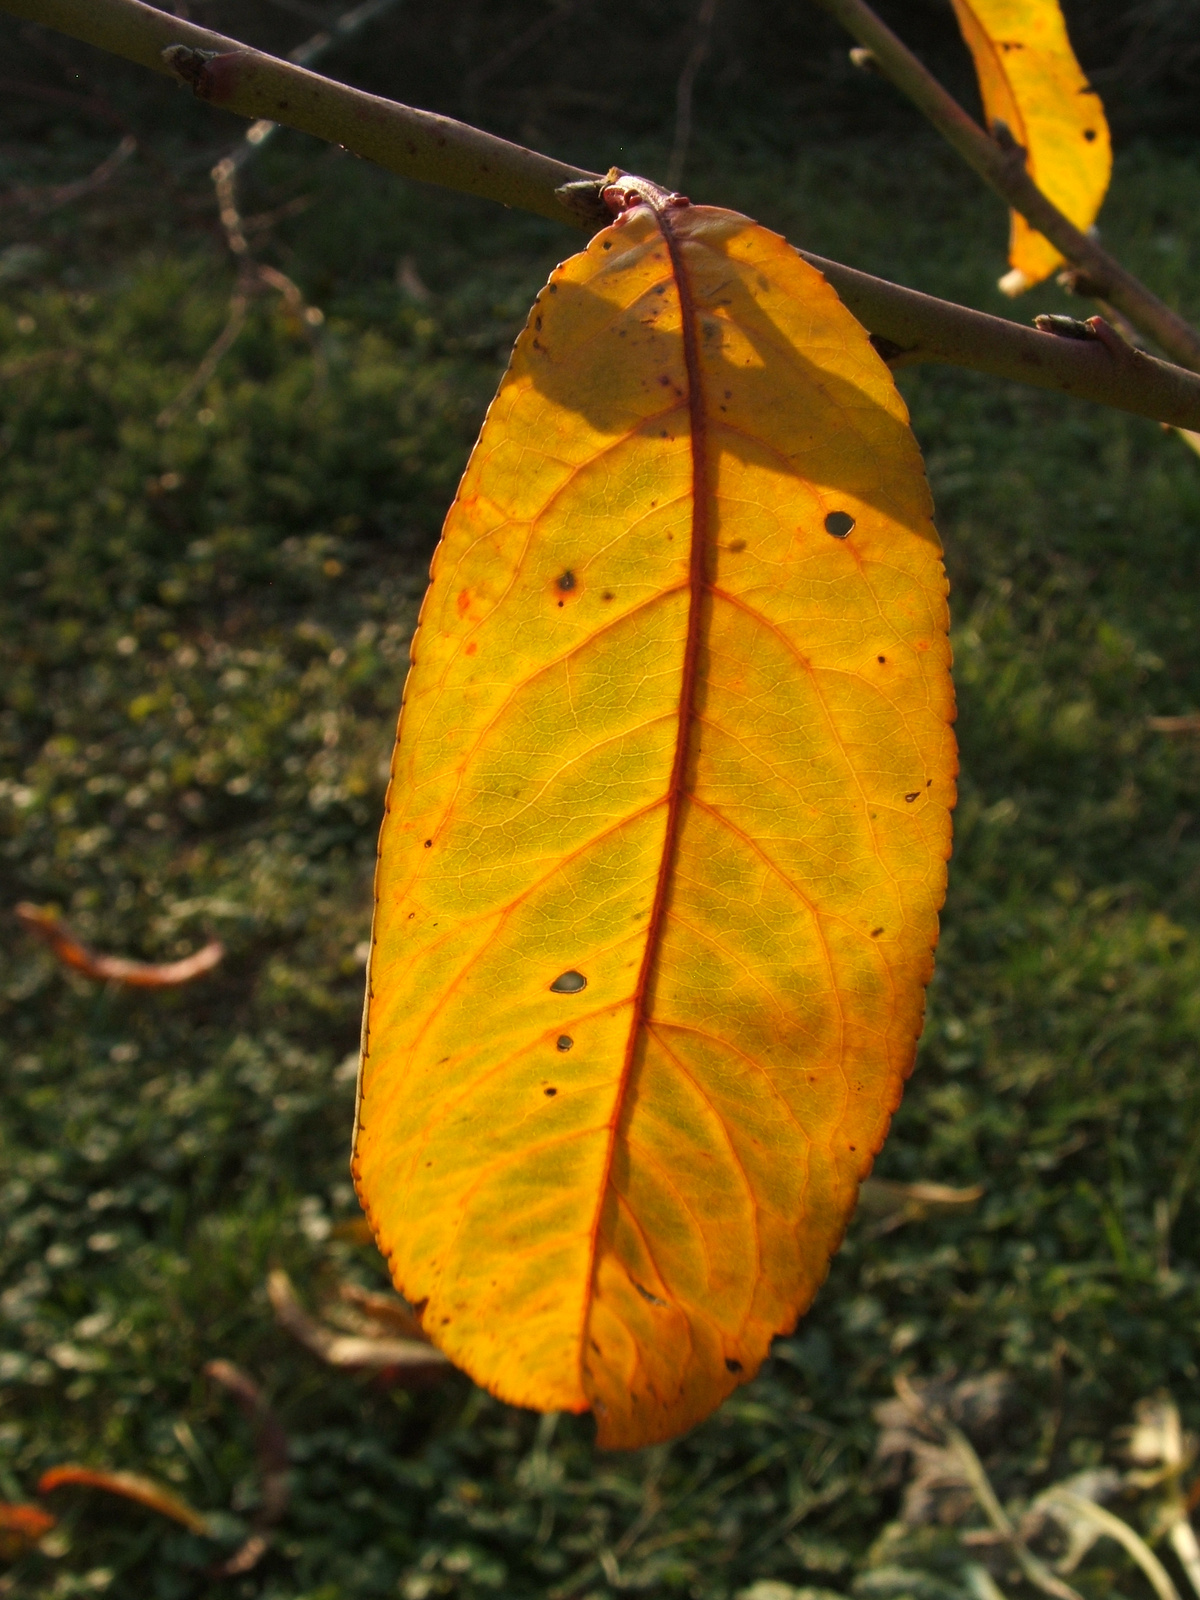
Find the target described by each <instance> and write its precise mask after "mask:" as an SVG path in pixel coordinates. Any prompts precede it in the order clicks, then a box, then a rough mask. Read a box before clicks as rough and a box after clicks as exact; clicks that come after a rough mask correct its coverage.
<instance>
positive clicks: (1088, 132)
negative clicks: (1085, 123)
mask: <svg viewBox="0 0 1200 1600" xmlns="http://www.w3.org/2000/svg"><path fill="white" fill-rule="evenodd" d="M1083 137H1084V138H1085V139H1086V140H1087V142H1088V143H1089V144H1091V142H1092V140H1093V139H1094V138H1095V137H1096V130H1095V128H1085V129H1084V130H1083Z"/></svg>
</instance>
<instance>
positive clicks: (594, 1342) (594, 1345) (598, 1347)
mask: <svg viewBox="0 0 1200 1600" xmlns="http://www.w3.org/2000/svg"><path fill="white" fill-rule="evenodd" d="M604 248H605V249H606V250H607V249H608V246H607V245H605V247H604ZM588 1342H589V1343H590V1344H591V1347H592V1349H593V1350H594V1351H595V1352H596V1354H597V1355H599V1354H600V1346H599V1345H598V1344H597V1343H596V1341H595V1339H591V1340H589V1341H588Z"/></svg>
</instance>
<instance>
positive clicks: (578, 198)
mask: <svg viewBox="0 0 1200 1600" xmlns="http://www.w3.org/2000/svg"><path fill="white" fill-rule="evenodd" d="M622 176H623V174H622V172H621V170H620V168H619V167H611V168H610V169H609V170H608V172H606V173H605V174H604V176H603V177H602V178H579V179H576V180H575V181H574V182H572V183H563V184H560V185H559V186H558V188H557V189H555V191H554V198H555V199H556V200H557V201H558V203H559V205H560V206H563V207H564V208H565V209H566V210H567V211H569V212H570V213H571V215H572V216H573V217H578V218H579V220H580V221H581V222H584V223H586V224H587V225H588V226H589V227H594V228H603V227H604V226H606V224H607V223H609V222H610V221H611V220H612V218H611V217H610V215H609V211H608V207H607V206H606V205H605V204H604V201H603V200H602V199H601V195H602V193H603V191H604V190H605V189H606V188H607V187H608V185H609V184H610V183H614V182H615V181H616V180H617V179H618V178H619V177H622Z"/></svg>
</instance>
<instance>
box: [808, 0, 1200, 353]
mask: <svg viewBox="0 0 1200 1600" xmlns="http://www.w3.org/2000/svg"><path fill="white" fill-rule="evenodd" d="M816 3H817V4H818V5H819V6H821V7H822V8H823V9H824V10H826V11H828V12H829V13H830V15H831V16H833V17H834V18H836V20H837V21H838V22H840V23H841V24H842V26H843V27H844V28H845V29H846V31H847V32H848V33H850V34H851V35H852V36H853V37H854V38H855V39H857V40H858V42H859V44H860V45H862V46H863V47H864V48H865V49H867V50H869V51H870V52H871V55H872V57H873V58H874V62H875V65H876V66H877V67H878V69H879V70H880V71H881V72H882V73H883V74H884V76H885V77H887V78H890V79H891V81H892V82H893V83H894V84H895V85H896V87H897V88H898V89H900V90H902V91H903V93H904V94H906V95H907V96H908V97H909V99H910V100H911V101H912V102H913V104H914V105H915V106H916V107H917V109H918V111H920V112H922V113H923V115H924V116H925V117H927V118H928V120H929V121H930V122H932V124H933V125H934V127H935V128H936V129H937V130H938V132H939V133H940V134H942V135H943V136H944V137H945V138H946V139H947V140H948V141H949V143H950V144H952V145H953V146H954V148H955V149H956V150H957V151H958V153H959V155H960V156H962V157H963V159H964V160H965V161H966V162H967V163H968V164H969V165H970V166H971V167H973V168H974V169H975V171H976V172H977V173H978V174H979V176H980V177H981V178H982V179H983V180H984V182H985V183H987V184H988V185H990V187H991V188H993V189H994V190H995V191H996V193H997V194H998V195H1000V197H1001V198H1002V199H1003V200H1005V201H1006V202H1007V203H1008V204H1009V205H1010V206H1012V208H1013V210H1014V211H1019V212H1020V213H1021V215H1022V216H1023V217H1024V218H1025V220H1026V221H1027V222H1028V223H1029V224H1030V226H1031V227H1034V228H1036V229H1037V230H1038V232H1039V233H1043V234H1045V236H1046V238H1047V239H1049V240H1050V242H1051V244H1053V245H1054V246H1055V248H1056V249H1058V250H1059V251H1061V253H1062V254H1063V255H1064V256H1065V257H1066V258H1067V260H1068V261H1070V262H1071V263H1072V264H1073V265H1074V266H1076V267H1079V268H1081V269H1082V270H1083V272H1084V274H1085V275H1086V278H1087V280H1088V284H1089V288H1088V292H1089V293H1092V294H1094V295H1095V296H1097V297H1099V298H1101V299H1105V300H1111V302H1112V303H1113V305H1114V306H1116V308H1117V310H1118V311H1120V312H1122V313H1123V314H1124V315H1125V316H1127V317H1128V318H1129V320H1130V322H1132V323H1133V325H1134V327H1136V328H1138V329H1140V331H1141V332H1142V333H1144V334H1146V335H1147V336H1148V337H1149V338H1151V339H1154V340H1155V341H1156V342H1157V343H1158V345H1159V346H1160V347H1161V348H1162V349H1163V350H1165V351H1166V352H1167V354H1168V355H1169V356H1171V358H1172V359H1173V360H1175V361H1178V362H1180V363H1182V365H1184V366H1185V367H1190V368H1191V370H1192V371H1193V372H1197V371H1200V333H1198V332H1197V331H1196V329H1195V328H1193V327H1192V326H1191V325H1190V324H1189V323H1188V322H1186V321H1185V320H1184V318H1183V317H1181V316H1180V315H1179V314H1178V312H1176V311H1173V310H1172V309H1171V307H1170V306H1168V305H1167V304H1166V303H1165V302H1164V301H1162V300H1160V299H1159V298H1158V296H1157V295H1156V294H1154V293H1153V292H1152V291H1151V290H1150V289H1148V288H1147V287H1146V285H1145V284H1144V283H1143V282H1142V281H1141V279H1140V278H1136V277H1135V276H1134V275H1133V273H1132V272H1129V271H1127V270H1126V269H1125V268H1124V267H1123V266H1122V265H1121V263H1120V262H1119V261H1117V260H1116V259H1115V257H1113V256H1111V255H1109V253H1108V251H1107V250H1105V249H1104V248H1103V247H1102V246H1101V245H1100V244H1099V243H1098V242H1097V241H1096V240H1095V239H1093V238H1092V237H1091V236H1090V235H1088V234H1086V233H1083V232H1081V231H1080V229H1078V228H1077V227H1076V226H1075V224H1074V223H1073V222H1072V221H1071V220H1070V219H1069V218H1068V217H1066V216H1064V215H1063V213H1062V212H1061V211H1060V210H1059V209H1058V207H1057V206H1056V205H1055V204H1054V202H1053V201H1052V200H1049V199H1047V197H1046V196H1045V195H1044V194H1043V193H1042V191H1041V190H1040V189H1039V188H1038V186H1037V184H1036V183H1035V182H1034V181H1033V178H1032V177H1031V176H1030V173H1029V170H1028V168H1027V166H1026V165H1025V154H1024V151H1023V150H1021V148H1020V147H1019V146H1013V145H1012V144H1011V141H1009V142H1008V143H1002V142H1001V141H1000V140H999V139H993V138H992V137H991V135H990V134H988V133H986V132H985V131H984V130H983V129H982V128H981V127H980V126H979V124H978V123H977V122H976V121H975V119H974V118H973V117H970V116H968V114H967V113H966V112H965V111H964V110H963V108H962V107H961V106H960V105H959V103H958V101H957V100H955V98H954V97H953V95H951V94H949V93H948V92H947V91H946V90H945V89H943V87H942V85H941V84H940V83H939V82H938V81H937V79H936V78H935V77H934V76H933V74H932V73H931V72H929V71H928V70H927V69H926V68H925V67H924V66H923V65H922V64H921V62H920V61H918V60H917V58H916V56H915V55H913V53H912V51H911V50H909V48H908V46H907V45H905V44H904V43H903V42H902V41H901V40H900V39H899V38H897V36H896V35H895V34H894V33H893V32H892V30H891V29H890V28H889V27H888V26H887V25H886V24H885V23H884V22H883V21H882V20H881V18H879V17H878V16H876V14H875V12H874V11H872V9H871V7H870V6H869V5H867V4H866V0H816Z"/></svg>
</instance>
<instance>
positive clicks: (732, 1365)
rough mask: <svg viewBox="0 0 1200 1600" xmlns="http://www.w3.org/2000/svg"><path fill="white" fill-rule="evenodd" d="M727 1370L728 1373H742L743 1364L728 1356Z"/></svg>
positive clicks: (726, 1358) (726, 1361)
mask: <svg viewBox="0 0 1200 1600" xmlns="http://www.w3.org/2000/svg"><path fill="white" fill-rule="evenodd" d="M725 1370H726V1372H740V1371H741V1370H742V1363H741V1362H740V1361H735V1360H734V1359H733V1357H732V1356H726V1357H725Z"/></svg>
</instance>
